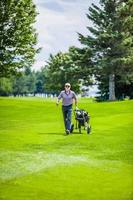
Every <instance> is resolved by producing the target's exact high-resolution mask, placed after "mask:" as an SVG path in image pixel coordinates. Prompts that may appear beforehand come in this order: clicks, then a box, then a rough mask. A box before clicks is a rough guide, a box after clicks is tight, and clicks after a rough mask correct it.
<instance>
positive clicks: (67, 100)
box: [56, 83, 77, 135]
mask: <svg viewBox="0 0 133 200" xmlns="http://www.w3.org/2000/svg"><path fill="white" fill-rule="evenodd" d="M60 99H62V113H63V118H64V125H65V133H66V135H68V134H70V133H72V131H73V128H74V125H72V124H71V118H72V105H73V100H75V106H77V97H76V94H75V92H74V91H72V90H71V85H70V83H66V84H65V89H64V90H63V91H61V92H60V94H59V96H58V98H57V102H56V104H57V105H58V104H59V101H60Z"/></svg>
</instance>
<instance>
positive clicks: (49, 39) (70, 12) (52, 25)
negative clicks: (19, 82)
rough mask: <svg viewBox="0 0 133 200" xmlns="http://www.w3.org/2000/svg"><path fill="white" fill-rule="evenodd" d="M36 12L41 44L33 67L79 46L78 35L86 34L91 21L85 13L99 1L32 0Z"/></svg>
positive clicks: (38, 67)
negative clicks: (51, 56)
mask: <svg viewBox="0 0 133 200" xmlns="http://www.w3.org/2000/svg"><path fill="white" fill-rule="evenodd" d="M33 1H34V3H35V5H36V7H37V12H38V13H39V14H38V16H37V19H36V24H35V28H36V31H37V33H38V45H37V46H38V47H41V48H42V50H41V52H40V53H39V54H38V55H37V56H36V61H35V63H34V65H33V69H35V70H39V69H40V68H41V67H42V66H44V65H45V63H46V61H47V60H48V58H49V55H50V54H53V55H55V54H57V53H58V52H59V51H62V52H66V51H67V50H68V48H69V47H70V46H77V47H80V46H81V44H80V42H79V41H78V34H77V33H81V34H83V35H87V33H88V30H87V28H86V27H87V26H90V25H91V22H90V21H89V20H88V19H87V17H86V14H87V13H88V8H89V7H90V6H91V4H92V3H94V4H98V0H33Z"/></svg>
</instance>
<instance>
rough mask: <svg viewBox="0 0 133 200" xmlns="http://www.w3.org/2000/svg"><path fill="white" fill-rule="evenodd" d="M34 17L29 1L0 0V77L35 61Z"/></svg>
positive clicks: (32, 7)
mask: <svg viewBox="0 0 133 200" xmlns="http://www.w3.org/2000/svg"><path fill="white" fill-rule="evenodd" d="M36 15H37V12H36V8H35V5H34V4H33V2H32V0H1V1H0V77H7V76H9V75H10V74H16V73H17V71H18V70H19V69H21V68H23V67H25V66H31V65H32V63H33V62H34V56H35V54H36V52H37V51H38V50H37V49H36V48H35V45H36V43H37V34H36V31H35V28H34V27H33V24H34V23H35V18H36Z"/></svg>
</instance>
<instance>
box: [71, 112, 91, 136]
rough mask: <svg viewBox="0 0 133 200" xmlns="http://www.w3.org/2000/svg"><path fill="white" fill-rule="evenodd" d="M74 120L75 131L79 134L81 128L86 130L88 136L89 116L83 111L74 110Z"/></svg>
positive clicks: (89, 128) (89, 129)
mask: <svg viewBox="0 0 133 200" xmlns="http://www.w3.org/2000/svg"><path fill="white" fill-rule="evenodd" d="M74 115H75V120H76V129H77V128H78V129H79V133H81V127H82V126H83V127H84V130H85V129H86V131H87V133H88V134H89V133H90V131H91V126H90V124H89V121H90V115H89V114H88V112H87V111H85V110H80V109H75V110H74Z"/></svg>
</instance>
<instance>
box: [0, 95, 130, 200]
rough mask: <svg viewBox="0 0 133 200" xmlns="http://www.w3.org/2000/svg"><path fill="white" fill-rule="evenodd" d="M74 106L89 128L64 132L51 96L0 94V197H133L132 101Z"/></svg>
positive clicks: (84, 199) (36, 199)
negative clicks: (85, 112)
mask: <svg viewBox="0 0 133 200" xmlns="http://www.w3.org/2000/svg"><path fill="white" fill-rule="evenodd" d="M79 107H80V108H84V109H86V110H88V112H89V113H90V115H91V125H92V133H91V134H90V135H87V134H86V131H84V130H83V131H82V132H83V134H78V131H77V130H74V133H73V134H72V135H69V136H64V126H63V119H62V113H61V105H60V106H59V107H56V106H55V100H53V99H52V100H51V99H39V98H2V97H1V98H0V162H1V163H0V180H1V183H0V199H1V200H21V199H22V200H132V199H133V101H120V102H112V103H109V102H107V103H96V102H92V101H91V100H89V99H79Z"/></svg>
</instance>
